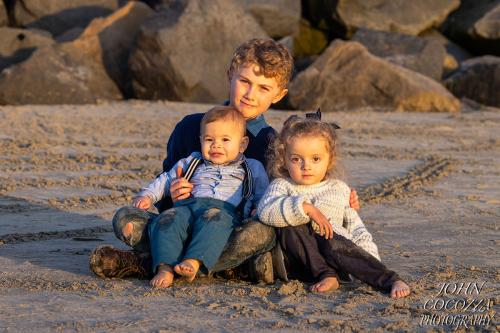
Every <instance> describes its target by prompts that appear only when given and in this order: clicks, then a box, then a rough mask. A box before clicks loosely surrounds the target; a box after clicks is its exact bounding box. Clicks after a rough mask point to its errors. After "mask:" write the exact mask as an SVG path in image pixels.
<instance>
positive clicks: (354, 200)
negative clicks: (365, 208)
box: [349, 188, 360, 211]
mask: <svg viewBox="0 0 500 333" xmlns="http://www.w3.org/2000/svg"><path fill="white" fill-rule="evenodd" d="M349 206H351V208H352V209H354V210H356V211H359V208H360V207H359V198H358V193H357V192H356V190H355V189H353V188H351V195H350V196H349Z"/></svg>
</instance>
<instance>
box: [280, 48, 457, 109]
mask: <svg viewBox="0 0 500 333" xmlns="http://www.w3.org/2000/svg"><path fill="white" fill-rule="evenodd" d="M289 97H290V102H291V104H292V106H293V107H295V108H298V109H301V110H310V109H315V108H317V107H321V110H324V111H337V110H353V109H358V108H363V107H374V108H376V109H378V108H382V109H384V110H394V111H423V112H425V111H448V112H456V111H459V110H460V102H459V101H458V100H457V99H456V98H455V97H454V96H453V95H452V94H450V93H449V92H448V91H447V90H446V89H445V88H444V87H443V86H442V85H441V84H439V83H438V82H436V81H434V80H432V79H430V78H428V77H426V76H424V75H421V74H419V73H416V72H413V71H411V70H409V69H406V68H404V67H401V66H398V65H395V64H392V63H390V62H389V61H386V60H383V59H381V58H379V57H376V56H374V55H372V54H370V53H369V52H368V50H367V49H366V48H365V47H364V46H363V45H361V44H359V43H357V42H344V41H340V40H336V41H334V42H333V43H332V44H331V45H330V46H329V47H328V48H327V49H326V50H325V52H323V54H322V55H321V56H320V57H319V58H318V59H317V60H316V61H315V62H314V63H313V64H312V65H311V66H310V67H308V68H307V69H306V70H305V71H303V72H301V73H299V75H297V77H296V78H295V79H294V80H293V81H292V83H291V84H290V89H289Z"/></svg>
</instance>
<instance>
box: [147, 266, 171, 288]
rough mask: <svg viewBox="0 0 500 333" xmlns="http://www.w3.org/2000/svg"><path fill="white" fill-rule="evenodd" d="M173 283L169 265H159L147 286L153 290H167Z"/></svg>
mask: <svg viewBox="0 0 500 333" xmlns="http://www.w3.org/2000/svg"><path fill="white" fill-rule="evenodd" d="M173 282H174V271H173V269H172V267H171V266H169V265H160V266H159V267H158V271H157V273H156V275H155V276H154V278H152V279H151V281H149V284H150V285H151V286H152V287H154V288H168V287H170V286H171V285H172V283H173Z"/></svg>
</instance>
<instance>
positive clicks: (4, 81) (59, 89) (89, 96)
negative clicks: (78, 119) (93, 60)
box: [0, 45, 120, 105]
mask: <svg viewBox="0 0 500 333" xmlns="http://www.w3.org/2000/svg"><path fill="white" fill-rule="evenodd" d="M41 68H43V71H41V70H40V69H41ZM103 81H104V82H103ZM109 81H111V80H110V79H109V78H104V80H103V78H102V77H101V76H99V77H96V76H95V72H93V71H92V70H91V69H89V68H87V67H85V66H79V64H78V63H76V62H75V61H74V60H73V59H71V58H69V57H68V56H67V54H65V53H64V52H63V51H61V49H60V47H58V46H57V45H56V46H53V47H50V46H49V47H43V48H40V49H37V50H36V51H35V52H34V53H33V55H32V56H31V57H30V58H29V59H28V60H26V61H25V62H23V63H21V64H18V65H15V66H12V67H9V68H7V69H5V70H3V71H2V72H1V73H0V104H17V105H19V104H86V103H95V102H96V101H97V99H98V98H108V99H119V98H120V94H119V90H118V88H117V87H116V86H114V84H113V85H111V87H110V86H109ZM90 82H92V87H91V85H90ZM98 83H101V84H99V85H98V86H96V84H98ZM92 89H93V90H92ZM95 90H98V91H95Z"/></svg>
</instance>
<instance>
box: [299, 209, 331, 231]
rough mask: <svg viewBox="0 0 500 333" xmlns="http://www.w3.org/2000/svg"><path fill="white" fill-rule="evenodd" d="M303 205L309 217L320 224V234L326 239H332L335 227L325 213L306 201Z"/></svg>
mask: <svg viewBox="0 0 500 333" xmlns="http://www.w3.org/2000/svg"><path fill="white" fill-rule="evenodd" d="M302 206H303V207H304V212H305V213H306V214H307V216H309V218H310V219H311V220H313V221H314V222H315V223H316V224H317V225H318V227H319V230H320V235H321V236H324V237H325V238H326V239H332V238H333V228H332V225H331V224H330V221H328V219H327V218H326V216H325V215H323V213H322V212H321V211H320V210H319V209H318V208H316V207H314V206H313V205H311V204H310V203H306V202H304V203H303V204H302Z"/></svg>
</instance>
